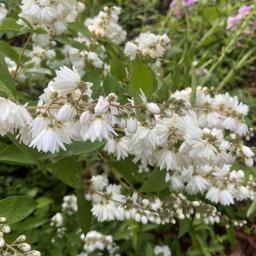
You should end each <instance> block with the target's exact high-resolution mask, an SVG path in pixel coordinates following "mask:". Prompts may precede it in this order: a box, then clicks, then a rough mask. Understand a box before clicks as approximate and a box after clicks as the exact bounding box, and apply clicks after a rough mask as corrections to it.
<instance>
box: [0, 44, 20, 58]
mask: <svg viewBox="0 0 256 256" xmlns="http://www.w3.org/2000/svg"><path fill="white" fill-rule="evenodd" d="M0 52H1V53H3V54H4V55H5V56H7V57H9V58H10V59H12V60H14V61H15V62H16V63H18V60H19V55H18V53H17V52H16V51H15V50H14V49H13V48H12V47H11V45H9V44H8V43H6V42H4V41H0Z"/></svg>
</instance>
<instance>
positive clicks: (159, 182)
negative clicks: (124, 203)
mask: <svg viewBox="0 0 256 256" xmlns="http://www.w3.org/2000/svg"><path fill="white" fill-rule="evenodd" d="M167 187H168V183H167V182H165V171H161V170H159V169H155V170H154V171H152V172H151V173H150V176H149V178H148V179H147V180H146V181H145V182H144V184H143V185H142V187H141V188H140V192H159V191H162V190H164V189H166V188H167Z"/></svg>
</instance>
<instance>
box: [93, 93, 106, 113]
mask: <svg viewBox="0 0 256 256" xmlns="http://www.w3.org/2000/svg"><path fill="white" fill-rule="evenodd" d="M108 110H109V102H108V100H107V99H105V98H104V97H102V96H100V97H99V99H98V103H97V104H96V106H95V107H94V112H95V113H96V114H103V113H106V112H107V111H108Z"/></svg>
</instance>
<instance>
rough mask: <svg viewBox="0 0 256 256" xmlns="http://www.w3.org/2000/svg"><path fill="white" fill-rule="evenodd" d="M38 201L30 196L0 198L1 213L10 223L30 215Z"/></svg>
mask: <svg viewBox="0 0 256 256" xmlns="http://www.w3.org/2000/svg"><path fill="white" fill-rule="evenodd" d="M36 205H37V204H36V202H35V201H34V200H33V199H32V198H30V197H28V196H10V197H6V198H4V199H2V200H0V215H1V216H3V217H6V218H7V222H8V223H9V224H12V223H15V222H18V221H21V220H23V219H25V218H26V217H28V216H29V215H30V214H31V213H32V212H33V211H34V210H35V208H36Z"/></svg>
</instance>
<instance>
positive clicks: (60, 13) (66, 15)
mask: <svg viewBox="0 0 256 256" xmlns="http://www.w3.org/2000/svg"><path fill="white" fill-rule="evenodd" d="M20 8H21V13H20V14H19V17H20V18H23V19H25V20H27V21H28V22H29V23H30V24H32V25H34V26H36V27H37V28H42V29H44V30H46V32H47V34H57V35H59V34H62V33H63V32H64V31H65V30H66V29H67V23H69V22H73V21H75V20H76V17H77V16H78V14H79V12H81V11H83V10H84V4H83V3H81V2H77V1H76V0H58V1H50V0H40V1H37V0H32V1H31V0H22V2H21V6H20ZM20 23H22V24H24V22H23V21H22V19H21V20H20ZM42 36H43V37H47V35H45V34H42Z"/></svg>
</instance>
